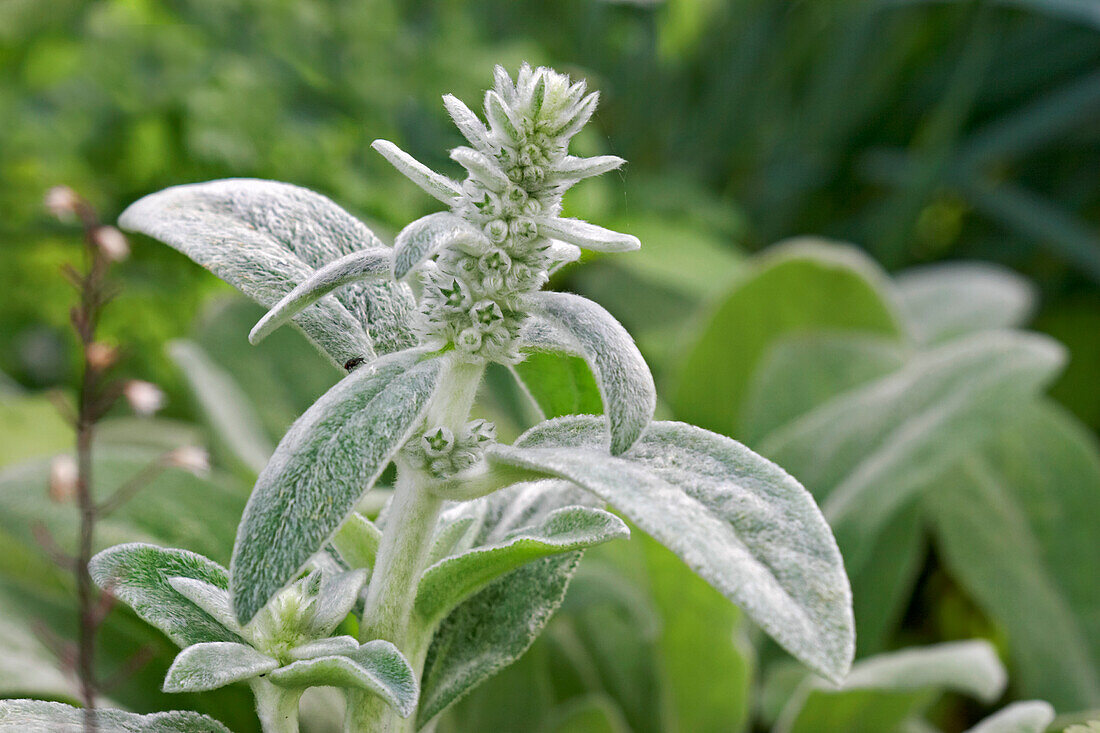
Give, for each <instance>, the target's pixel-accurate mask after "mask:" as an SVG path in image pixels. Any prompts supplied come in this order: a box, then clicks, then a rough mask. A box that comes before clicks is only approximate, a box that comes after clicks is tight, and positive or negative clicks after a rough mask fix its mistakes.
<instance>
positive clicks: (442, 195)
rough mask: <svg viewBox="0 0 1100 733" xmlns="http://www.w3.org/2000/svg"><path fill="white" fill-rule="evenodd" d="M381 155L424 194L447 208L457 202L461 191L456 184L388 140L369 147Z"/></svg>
mask: <svg viewBox="0 0 1100 733" xmlns="http://www.w3.org/2000/svg"><path fill="white" fill-rule="evenodd" d="M370 146H371V147H372V148H374V149H375V150H377V151H378V152H379V153H381V154H382V157H383V158H385V159H386V160H388V161H389V162H390V165H392V166H393V167H394V168H396V169H397V170H398V172H399V173H401V175H403V176H405V177H406V178H408V179H409V180H410V181H412V182H413V183H415V184H416V185H417V186H419V187H420V188H421V189H422V190H423V191H424V193H426V194H428V195H429V196H432V197H434V198H436V199H438V200H439V201H442V202H443V203H445V204H447V205H448V206H450V205H452V204H454V203H456V202H457V200H458V197H459V196H461V195H462V189H461V188H460V187H459V185H458V184H457V183H455V182H454V181H452V180H451V179H449V178H447V177H446V176H442V175H440V174H438V173H436V172H435V171H433V170H432V169H431V168H429V167H428V166H426V165H424V164H423V163H421V162H420V161H419V160H417V159H416V158H414V157H412V156H411V155H409V154H408V153H406V152H405V151H404V150H402V149H401V148H399V147H397V146H396V145H394V144H393V143H391V142H390V141H389V140H375V141H374V142H373V143H371V145H370Z"/></svg>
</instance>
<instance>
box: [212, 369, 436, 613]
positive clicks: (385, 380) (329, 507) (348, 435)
mask: <svg viewBox="0 0 1100 733" xmlns="http://www.w3.org/2000/svg"><path fill="white" fill-rule="evenodd" d="M423 356H424V352H423V351H420V350H409V351H403V352H400V353H397V354H390V355H388V356H385V357H383V358H381V359H379V360H377V361H376V362H374V363H373V364H371V365H369V366H367V367H364V368H362V369H359V370H358V371H355V372H353V373H352V374H350V375H349V376H347V377H345V378H344V379H343V380H341V381H340V382H339V383H338V384H336V386H334V387H333V388H332V389H330V390H329V391H328V392H326V393H325V394H324V395H323V396H322V397H321V398H320V399H319V400H317V401H316V402H315V403H313V406H312V407H310V408H309V409H308V410H306V412H305V414H303V415H302V416H301V417H300V418H298V420H296V421H295V423H294V424H293V425H292V426H291V427H290V429H289V430H288V431H287V433H286V435H284V436H283V439H282V441H281V442H280V443H279V446H278V447H277V448H276V449H275V454H274V455H273V456H272V457H271V461H269V462H268V464H267V467H266V468H264V470H263V472H262V473H261V474H260V477H259V478H258V479H257V481H256V487H255V488H254V489H253V492H252V496H251V497H250V498H249V500H248V504H247V506H246V507H245V510H244V516H243V517H242V518H241V524H240V527H239V529H238V531H237V541H236V543H235V545H234V547H233V559H232V562H231V564H230V569H231V573H230V577H231V582H230V595H231V596H232V598H233V608H234V611H235V612H236V614H237V619H238V620H239V621H240V622H241V623H242V624H244V623H247V622H248V620H249V619H251V618H252V616H253V615H255V614H256V612H257V611H259V610H260V609H261V608H263V606H264V605H265V604H266V603H267V601H268V600H269V599H270V598H271V597H272V596H273V595H275V593H276V592H278V591H279V590H280V589H282V588H283V587H284V586H285V585H286V584H287V583H289V582H290V581H291V580H292V579H293V578H294V575H295V574H296V573H297V572H298V570H299V569H301V567H302V566H303V565H305V563H306V562H307V561H308V560H309V558H310V557H311V556H312V555H313V554H314V553H316V552H317V551H319V550H320V549H321V548H322V547H323V546H324V545H325V543H326V542H327V541H328V540H329V539H330V538H331V537H332V535H333V534H334V533H335V532H336V530H337V529H338V528H339V527H340V525H341V524H342V523H343V521H344V520H345V519H346V518H347V516H348V515H349V514H350V513H351V512H352V510H353V509H354V508H355V504H356V502H358V501H359V498H360V497H361V496H362V495H363V494H364V493H366V492H367V491H368V490H370V488H371V486H372V485H373V484H374V482H375V481H376V480H377V479H378V476H379V475H381V473H382V470H383V469H385V467H386V466H387V464H389V462H390V460H391V459H392V458H393V456H394V454H396V453H397V451H398V450H400V448H401V446H402V445H403V444H404V442H405V441H406V440H407V439H408V437H409V435H410V434H411V433H412V431H413V429H414V428H415V427H416V425H417V423H418V422H419V421H420V418H421V417H422V416H423V414H424V411H425V410H426V409H427V406H428V401H429V400H430V398H431V396H432V394H433V392H434V391H435V387H436V384H437V383H438V381H439V377H440V373H441V372H442V369H443V360H442V359H428V360H426V361H420V359H421V358H422V357H423Z"/></svg>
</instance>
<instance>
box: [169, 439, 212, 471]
mask: <svg viewBox="0 0 1100 733" xmlns="http://www.w3.org/2000/svg"><path fill="white" fill-rule="evenodd" d="M164 463H165V465H167V466H171V467H173V468H179V469H182V470H184V471H187V472H188V473H193V474H194V475H196V476H200V477H201V476H208V475H209V474H210V454H208V453H207V452H206V451H205V450H203V449H202V448H199V447H198V446H195V445H184V446H180V447H179V448H176V449H175V450H173V451H171V452H170V453H168V455H167V456H165V458H164Z"/></svg>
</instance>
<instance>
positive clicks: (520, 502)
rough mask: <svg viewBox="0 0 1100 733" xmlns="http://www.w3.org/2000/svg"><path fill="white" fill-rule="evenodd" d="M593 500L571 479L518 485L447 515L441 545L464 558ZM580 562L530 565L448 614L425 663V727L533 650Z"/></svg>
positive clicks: (563, 558) (558, 559)
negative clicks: (470, 551)
mask: <svg viewBox="0 0 1100 733" xmlns="http://www.w3.org/2000/svg"><path fill="white" fill-rule="evenodd" d="M594 501H595V500H594V498H593V497H592V496H591V495H590V494H587V493H586V492H584V491H581V490H579V489H578V488H577V487H576V486H575V485H572V484H570V483H568V482H565V481H553V480H544V481H537V482H534V483H526V484H517V485H515V486H512V487H510V488H507V489H504V490H502V491H498V492H496V493H494V494H492V495H490V496H486V497H484V498H482V499H478V500H475V501H469V502H464V503H462V504H457V505H455V506H454V507H453V508H452V509H450V510H449V511H447V512H445V513H444V515H443V516H442V518H441V520H440V528H439V529H438V530H437V532H436V539H437V541H438V540H442V541H443V542H442V544H447V542H448V541H456V542H455V545H454V548H453V551H452V552H453V553H454V554H456V555H458V554H460V553H462V552H464V551H466V550H467V549H468V548H469V547H477V546H482V545H490V546H492V545H493V544H497V543H500V542H502V541H503V540H504V539H505V538H506V537H507V536H509V535H510V534H512V533H515V532H517V531H519V532H523V531H524V528H526V527H534V526H538V525H539V524H541V523H542V522H543V521H544V520H545V519H546V518H547V517H549V516H550V515H551V514H553V513H554V512H555V511H558V510H560V509H562V508H566V507H586V506H591V505H592V504H593V502H594ZM456 527H457V528H458V529H459V531H458V532H457V533H456V532H454V531H453V528H456ZM456 535H457V536H456ZM580 558H581V552H579V551H572V552H568V553H566V554H564V555H557V556H553V557H547V558H545V559H542V560H537V561H535V562H532V563H528V564H527V565H523V566H521V567H519V568H517V569H516V570H513V571H512V572H510V573H509V574H507V575H505V576H503V577H500V578H498V579H497V580H495V581H493V582H491V583H490V584H489V585H488V586H487V587H485V588H484V589H483V590H481V591H479V592H478V593H476V594H475V595H473V596H472V597H470V598H469V599H467V600H466V601H464V602H463V603H461V604H460V605H459V606H458V607H457V608H455V609H454V610H453V611H451V613H450V614H448V616H447V617H446V618H445V619H444V620H443V621H442V623H441V624H440V625H439V628H438V629H437V630H436V631H435V634H434V635H433V637H432V643H431V647H430V648H429V650H428V655H427V659H426V662H425V665H424V673H423V675H422V677H421V697H420V706H419V708H418V710H417V720H418V723H419V724H420V725H426V724H427V723H428V721H430V720H431V719H432V718H434V717H435V716H436V715H438V714H439V713H440V712H442V711H443V710H445V709H446V708H447V707H448V706H449V705H451V704H453V703H454V702H455V701H456V700H458V699H459V698H461V697H462V696H463V695H465V694H466V693H468V692H469V691H470V690H471V689H473V688H474V687H476V686H477V685H479V684H481V683H482V682H484V681H485V680H486V679H488V678H489V677H491V676H492V675H494V674H496V673H497V672H498V671H500V670H501V669H502V668H504V667H506V666H507V665H509V664H511V663H512V662H514V661H515V660H516V659H518V658H519V657H520V656H521V655H522V654H523V653H524V652H525V651H527V649H528V647H530V646H531V643H532V642H533V641H534V640H535V637H537V636H538V635H539V633H541V631H542V629H543V627H544V626H545V625H546V623H547V622H548V621H549V620H550V617H551V616H552V615H553V613H554V611H555V610H557V608H558V606H559V605H560V604H561V602H562V598H563V597H564V596H565V590H566V587H567V586H568V584H569V580H570V578H572V576H573V573H574V572H575V571H576V568H577V563H578V562H579V561H580Z"/></svg>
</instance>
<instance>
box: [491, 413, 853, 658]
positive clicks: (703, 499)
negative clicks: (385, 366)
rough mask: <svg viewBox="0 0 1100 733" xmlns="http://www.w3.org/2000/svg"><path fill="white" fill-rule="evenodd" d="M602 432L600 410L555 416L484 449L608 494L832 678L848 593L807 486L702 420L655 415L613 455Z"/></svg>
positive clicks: (845, 643)
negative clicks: (680, 420)
mask: <svg viewBox="0 0 1100 733" xmlns="http://www.w3.org/2000/svg"><path fill="white" fill-rule="evenodd" d="M604 430H605V422H604V420H602V419H599V418H593V417H571V418H559V419H556V420H550V421H548V422H545V423H542V424H540V425H537V426H535V427H534V428H532V429H531V430H529V431H528V432H527V433H525V434H524V435H523V436H521V437H520V438H519V439H518V440H517V441H516V444H515V445H514V446H507V445H494V446H492V447H491V448H490V449H489V451H488V454H487V455H488V456H489V458H490V460H491V461H492V462H498V461H499V462H502V463H506V464H509V465H513V466H517V467H521V468H526V469H530V470H536V471H543V472H545V473H548V474H550V475H553V476H557V477H559V478H563V479H566V480H569V481H572V482H574V483H576V484H578V485H579V486H582V487H583V488H585V489H587V490H589V491H591V492H592V493H594V494H596V495H597V496H599V497H600V498H602V499H604V500H605V501H607V502H609V503H610V504H612V505H613V506H614V507H615V508H616V509H618V510H619V511H620V512H622V513H623V514H625V515H626V516H627V518H628V519H630V520H631V521H632V522H634V523H635V524H637V525H638V526H639V527H640V528H642V529H644V530H645V531H646V532H648V533H649V534H650V535H652V536H653V538H654V539H656V540H658V541H659V542H661V543H662V544H664V545H665V546H667V547H668V548H669V549H671V550H672V551H673V552H675V553H676V554H677V555H679V556H680V557H681V559H683V560H684V562H685V563H687V565H688V566H689V567H691V568H692V569H693V570H694V571H695V572H696V573H698V574H699V575H701V576H702V577H703V578H704V579H706V580H707V581H708V582H709V583H710V584H711V585H713V586H714V587H715V588H716V589H717V590H719V591H720V592H721V593H722V594H723V595H725V596H726V597H727V598H728V599H730V600H731V601H733V602H734V603H736V604H737V605H739V606H740V607H741V608H742V609H743V610H744V611H745V612H746V613H747V614H748V615H749V616H750V617H752V619H753V620H754V621H756V622H757V623H758V624H759V625H760V626H762V627H763V628H764V630H765V631H767V632H768V633H769V634H771V635H772V636H773V637H774V638H775V639H776V641H778V642H779V643H780V644H781V645H782V646H783V647H785V648H786V649H787V650H788V651H789V652H790V653H791V654H793V655H794V656H795V657H797V658H798V659H799V660H800V661H802V662H803V663H804V664H806V665H807V666H809V667H810V668H811V669H813V670H814V671H816V672H818V673H820V674H822V675H824V676H826V677H828V678H830V679H839V678H842V677H843V676H844V674H845V672H846V671H847V669H848V665H849V664H850V663H851V659H852V654H853V651H854V633H855V632H854V628H853V620H852V599H851V592H850V590H849V586H848V578H847V577H846V576H845V574H844V565H843V561H842V560H841V557H840V552H839V551H838V550H837V547H836V543H835V541H834V540H833V536H832V533H831V532H830V530H829V526H828V525H827V524H826V523H825V520H824V518H823V517H822V516H821V512H820V511H818V508H817V506H816V505H815V504H814V501H813V498H812V497H811V496H810V495H809V493H807V492H806V490H805V489H803V488H802V486H801V485H800V484H799V483H798V482H797V481H796V480H794V479H793V478H791V477H790V476H789V475H788V474H787V473H785V472H784V471H783V470H782V469H781V468H779V467H778V466H776V465H775V464H773V463H771V462H770V461H768V460H766V459H764V458H762V457H760V456H758V455H756V454H755V453H753V452H752V451H750V450H749V449H748V448H746V447H744V446H743V445H741V444H740V443H737V442H735V441H733V440H730V439H729V438H726V437H723V436H720V435H716V434H714V433H710V432H708V431H706V430H703V429H701V428H696V427H694V426H691V425H684V424H682V423H668V422H657V423H653V424H651V425H650V426H649V428H648V429H647V430H646V432H645V434H644V435H642V437H641V439H640V440H638V442H637V443H635V444H634V446H633V447H632V448H631V449H630V450H629V451H627V452H626V453H625V454H623V456H622V457H619V458H616V457H612V456H609V455H607V452H606V446H607V442H606V436H605V434H604Z"/></svg>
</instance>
